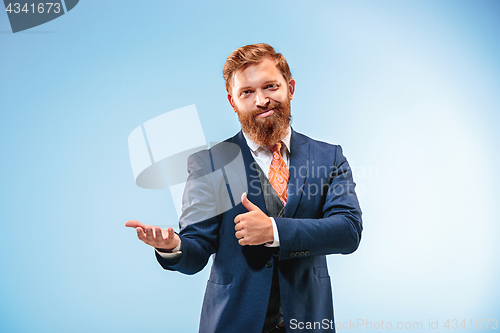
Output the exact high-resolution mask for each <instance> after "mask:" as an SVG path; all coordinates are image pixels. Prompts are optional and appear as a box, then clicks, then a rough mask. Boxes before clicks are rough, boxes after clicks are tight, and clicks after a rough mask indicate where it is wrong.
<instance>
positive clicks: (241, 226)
mask: <svg viewBox="0 0 500 333" xmlns="http://www.w3.org/2000/svg"><path fill="white" fill-rule="evenodd" d="M234 230H236V231H240V230H243V223H236V224H235V225H234Z"/></svg>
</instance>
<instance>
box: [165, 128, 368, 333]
mask: <svg viewBox="0 0 500 333" xmlns="http://www.w3.org/2000/svg"><path fill="white" fill-rule="evenodd" d="M226 143H232V144H235V145H237V147H238V148H239V150H240V151H241V154H242V156H243V161H244V167H242V168H244V169H245V170H244V172H243V174H244V175H245V176H246V180H245V181H246V182H247V183H246V184H245V185H247V189H248V199H249V200H250V201H251V202H253V203H254V204H255V205H257V206H258V207H259V208H260V209H261V210H262V211H263V212H266V207H265V204H264V197H263V194H262V190H261V189H260V186H259V185H260V183H258V176H257V172H256V169H255V166H254V164H252V163H255V162H254V159H253V157H252V155H251V152H250V150H249V148H248V146H247V144H246V141H245V138H244V137H243V135H242V133H241V132H239V133H238V134H237V135H236V136H234V137H233V138H230V139H228V140H226ZM217 149H219V148H218V146H215V147H213V148H211V150H210V152H209V151H208V150H204V151H202V152H199V153H196V154H194V155H192V156H190V158H189V161H188V170H189V179H188V185H187V186H186V190H185V193H184V199H183V206H184V207H183V208H184V212H183V215H182V217H181V220H180V226H181V230H180V232H179V236H180V238H181V241H182V256H181V257H180V259H177V260H174V261H172V260H167V259H165V258H163V257H161V256H159V255H158V254H157V259H158V261H159V263H160V264H161V265H162V267H163V268H165V269H168V270H176V271H179V272H182V273H185V274H194V273H196V272H198V271H200V270H201V269H203V267H204V266H205V265H206V264H207V262H208V259H209V257H210V255H211V254H213V253H215V254H216V255H215V258H214V262H213V264H212V269H211V273H210V277H209V280H208V282H207V288H206V292H205V298H204V302H203V307H202V313H201V319H200V332H261V331H262V327H263V325H264V318H265V314H266V309H267V304H268V301H269V293H270V288H271V279H272V272H273V269H272V264H273V257H272V255H271V253H272V251H273V249H272V248H268V247H265V246H263V245H261V246H241V245H239V244H238V240H237V239H236V237H235V235H234V234H235V230H234V225H235V224H234V218H235V217H236V216H237V215H238V214H242V213H246V212H247V210H246V209H245V207H243V205H242V204H241V203H239V204H236V205H234V202H233V200H232V201H231V202H233V205H234V207H232V208H230V209H227V208H226V209H221V208H220V207H219V208H218V207H217V204H218V203H217V202H215V201H216V200H214V199H213V198H217V197H220V193H223V192H224V191H227V189H228V188H229V187H230V186H229V185H228V178H231V177H233V176H234V175H232V176H231V175H228V172H229V171H227V170H226V171H225V172H218V173H217V172H213V171H214V170H219V171H220V169H223V166H224V165H226V164H227V163H228V162H229V161H227V160H225V158H224V157H221V158H220V161H219V159H218V158H217V157H214V156H225V154H224V153H221V152H217ZM219 150H224V148H221V149H219ZM229 155H232V154H229ZM289 169H290V180H289V189H288V202H287V205H286V208H285V214H284V217H281V218H275V221H276V225H277V228H278V233H279V239H280V248H279V253H278V258H279V285H280V295H281V304H282V310H283V316H284V321H285V324H286V326H287V327H288V328H289V327H290V323H292V328H298V327H300V326H298V323H299V322H303V323H307V322H311V323H314V322H317V323H321V325H319V324H317V325H316V327H319V326H321V329H318V330H314V329H313V330H310V329H309V330H304V332H305V331H307V332H316V331H318V332H326V331H333V329H332V330H324V329H323V328H325V324H324V323H326V322H328V323H329V322H330V320H331V321H332V322H334V318H333V301H332V290H331V283H330V277H329V275H328V269H327V264H326V255H328V254H334V253H341V254H348V253H352V252H354V251H355V250H356V249H357V247H358V245H359V242H360V239H361V231H362V222H361V210H360V207H359V203H358V199H357V197H356V194H355V192H354V187H355V184H354V182H353V178H352V172H351V169H350V167H349V164H348V162H347V160H346V158H345V157H344V156H343V154H342V149H341V147H340V146H337V145H331V144H327V143H324V142H320V141H316V140H313V139H311V138H309V137H307V136H305V135H302V134H300V133H297V132H295V131H293V130H292V135H291V142H290V166H289ZM210 173H211V174H212V177H203V176H205V175H207V174H210ZM229 173H230V172H229ZM207 178H209V179H207ZM236 178H237V176H236ZM189 180H194V182H193V181H191V182H189ZM196 180H198V181H196ZM189 184H190V185H189ZM230 191H231V189H229V192H230ZM238 195H239V194H238ZM230 196H231V195H230ZM226 197H227V195H226ZM234 197H237V196H234ZM217 210H219V211H217ZM207 217H208V218H207ZM293 323H297V325H296V324H293ZM288 330H289V331H292V330H290V329H288ZM293 331H294V332H295V331H297V332H300V331H302V330H300V329H294V330H293Z"/></svg>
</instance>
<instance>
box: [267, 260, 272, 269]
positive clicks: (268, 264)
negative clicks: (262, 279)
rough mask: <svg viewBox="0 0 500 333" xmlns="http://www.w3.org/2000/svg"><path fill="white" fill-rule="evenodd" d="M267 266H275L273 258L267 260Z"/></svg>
mask: <svg viewBox="0 0 500 333" xmlns="http://www.w3.org/2000/svg"><path fill="white" fill-rule="evenodd" d="M266 267H267V268H271V267H273V260H272V259H269V260H268V261H267V262H266Z"/></svg>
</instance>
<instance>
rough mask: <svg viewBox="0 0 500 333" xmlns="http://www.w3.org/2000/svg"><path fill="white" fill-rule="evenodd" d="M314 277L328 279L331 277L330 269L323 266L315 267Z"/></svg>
mask: <svg viewBox="0 0 500 333" xmlns="http://www.w3.org/2000/svg"><path fill="white" fill-rule="evenodd" d="M314 275H316V277H318V278H326V277H330V275H329V274H328V267H326V266H323V267H314Z"/></svg>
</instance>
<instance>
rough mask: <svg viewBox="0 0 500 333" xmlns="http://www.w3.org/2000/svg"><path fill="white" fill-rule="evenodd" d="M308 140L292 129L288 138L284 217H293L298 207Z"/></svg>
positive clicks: (305, 164)
mask: <svg viewBox="0 0 500 333" xmlns="http://www.w3.org/2000/svg"><path fill="white" fill-rule="evenodd" d="M309 150H310V149H309V142H307V140H306V139H305V138H304V137H303V136H302V135H300V134H298V133H297V132H295V131H294V130H292V136H291V138H290V166H289V170H290V179H289V181H288V200H287V203H286V206H285V217H294V216H295V213H296V212H297V208H298V207H299V202H300V199H301V198H302V193H303V192H304V184H305V181H306V177H307V173H308V171H309V170H308V169H309V168H308V166H309Z"/></svg>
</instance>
